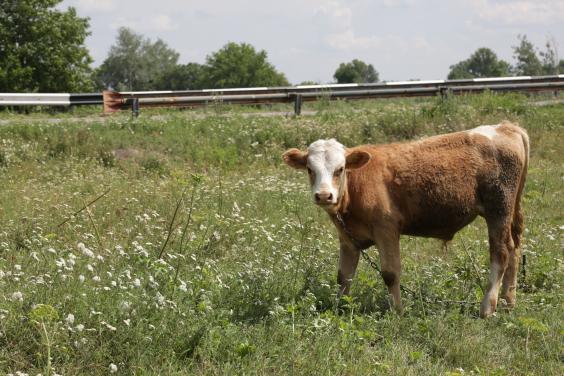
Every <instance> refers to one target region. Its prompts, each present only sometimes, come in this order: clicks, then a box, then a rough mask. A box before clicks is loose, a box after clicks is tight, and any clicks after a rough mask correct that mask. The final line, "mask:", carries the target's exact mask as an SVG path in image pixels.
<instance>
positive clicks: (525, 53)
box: [513, 35, 543, 76]
mask: <svg viewBox="0 0 564 376" xmlns="http://www.w3.org/2000/svg"><path fill="white" fill-rule="evenodd" d="M517 38H518V39H519V40H520V43H519V45H518V46H513V57H514V58H515V60H516V61H517V62H516V64H515V66H514V68H513V71H514V72H515V74H516V75H518V76H538V75H541V74H542V73H543V66H542V63H541V61H540V59H539V57H538V56H537V51H536V48H535V46H533V44H532V43H531V42H529V41H528V40H527V36H526V35H519V36H518V37H517Z"/></svg>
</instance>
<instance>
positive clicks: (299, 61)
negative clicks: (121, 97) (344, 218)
mask: <svg viewBox="0 0 564 376" xmlns="http://www.w3.org/2000/svg"><path fill="white" fill-rule="evenodd" d="M68 6H73V7H75V8H76V9H77V12H78V14H79V16H81V17H89V18H90V31H91V33H92V35H91V36H90V37H88V39H87V40H86V45H87V47H88V48H89V50H90V53H91V55H92V57H93V58H94V66H98V65H100V64H101V63H102V62H103V61H104V59H105V58H106V56H107V54H108V51H109V49H110V46H111V45H112V44H114V42H115V39H116V36H117V30H118V29H119V28H120V27H122V26H125V27H129V28H131V29H132V30H133V31H135V32H137V33H140V34H142V35H144V36H145V37H148V38H150V39H152V40H153V41H155V40H156V39H157V38H160V39H162V40H163V41H165V42H166V43H167V44H168V46H169V47H171V48H173V49H174V50H176V51H177V52H179V53H180V59H179V63H183V64H184V63H188V62H197V63H201V64H203V63H205V59H206V56H207V55H209V54H211V53H213V52H215V51H217V50H219V49H220V48H221V47H222V46H224V45H225V44H226V43H228V42H237V43H240V42H246V43H250V44H252V45H253V46H254V47H255V48H256V49H258V50H261V49H264V50H266V52H267V53H268V59H269V61H270V62H271V63H272V64H273V65H274V66H275V67H276V68H277V69H278V70H279V71H281V72H283V73H284V74H286V77H287V78H288V79H289V81H290V82H291V83H293V84H298V83H301V82H303V81H316V82H320V83H327V82H331V81H333V80H334V79H333V73H334V72H335V70H336V69H337V67H338V66H339V64H340V63H342V62H348V61H351V60H352V59H360V60H362V61H364V62H366V63H369V64H372V65H373V66H374V68H375V69H376V70H377V71H378V72H379V74H380V80H386V81H401V80H409V79H423V80H427V79H444V78H446V76H447V74H448V71H449V66H451V65H453V64H455V63H457V62H459V61H461V60H464V59H467V58H468V57H469V56H470V55H471V54H472V52H474V51H475V50H476V49H478V48H480V47H488V48H491V49H492V50H493V51H494V52H495V53H496V54H497V55H498V57H500V58H502V59H504V60H506V61H508V62H509V63H514V60H513V50H512V46H515V45H517V44H518V39H517V36H518V35H519V34H526V35H527V37H528V39H529V40H530V41H531V42H533V44H534V45H535V46H537V47H539V48H541V49H544V45H545V43H546V41H547V40H551V41H553V43H554V42H555V43H556V47H557V49H558V51H559V55H560V58H561V59H562V58H564V0H278V1H268V0H203V1H202V0H199V1H193V0H184V1H181V0H159V1H155V0H150V1H149V0H64V1H63V2H62V3H61V5H60V8H67V7H68Z"/></svg>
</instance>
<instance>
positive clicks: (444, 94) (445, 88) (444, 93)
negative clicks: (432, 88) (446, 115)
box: [439, 86, 452, 99]
mask: <svg viewBox="0 0 564 376" xmlns="http://www.w3.org/2000/svg"><path fill="white" fill-rule="evenodd" d="M439 93H441V97H442V98H443V99H447V98H448V97H450V96H451V94H452V90H451V89H450V88H449V87H448V86H439Z"/></svg>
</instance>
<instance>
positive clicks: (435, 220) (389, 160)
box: [329, 122, 529, 317]
mask: <svg viewBox="0 0 564 376" xmlns="http://www.w3.org/2000/svg"><path fill="white" fill-rule="evenodd" d="M354 150H360V151H364V152H367V153H369V154H370V156H371V158H370V160H369V161H368V162H367V163H366V165H365V166H364V167H362V168H360V169H356V170H348V169H347V170H346V179H347V181H346V189H345V192H344V194H343V196H342V198H341V199H340V201H339V203H338V206H337V208H336V209H337V211H338V212H339V213H340V214H341V216H342V218H343V220H344V222H345V225H346V229H344V228H343V226H342V225H341V224H340V223H339V222H338V221H337V220H336V215H335V213H334V212H329V214H330V216H331V218H332V219H333V222H334V223H335V226H336V227H337V229H338V231H339V238H340V241H341V262H340V264H345V265H348V266H347V270H342V269H343V268H342V267H340V268H339V280H340V281H339V282H340V283H341V282H342V283H341V286H342V288H341V291H342V292H344V293H347V292H348V289H349V285H350V282H349V284H346V282H343V281H346V280H349V281H350V279H351V278H352V275H354V272H355V269H356V262H357V261H358V257H357V258H356V262H352V263H351V262H347V261H348V260H347V259H346V258H347V257H349V258H350V256H347V255H350V254H353V253H355V252H351V250H355V251H358V249H359V248H362V249H363V248H367V247H369V246H371V245H373V244H376V245H377V246H378V248H379V250H380V257H381V260H380V261H381V264H382V276H383V277H384V279H385V282H386V285H388V288H389V290H390V293H391V294H392V297H393V300H394V305H395V306H396V308H397V309H398V310H399V311H401V309H402V308H401V299H400V294H399V277H400V274H401V265H400V256H399V237H400V235H404V234H405V235H413V236H423V237H433V238H438V239H442V240H445V241H448V240H451V239H452V238H453V237H454V235H455V234H456V233H457V232H458V231H459V230H461V229H462V228H463V227H464V226H466V225H468V224H469V223H470V222H472V221H473V220H474V219H475V218H476V217H477V216H478V215H480V216H482V217H484V218H485V219H486V222H487V224H488V232H489V239H490V255H491V257H490V260H491V262H492V270H493V268H494V264H495V265H500V268H501V269H500V272H499V275H494V277H493V280H492V281H493V282H492V281H490V286H489V287H488V293H487V295H486V297H485V299H484V302H482V307H481V309H480V313H481V315H482V316H483V317H486V316H489V315H490V314H491V313H493V312H494V311H495V309H496V303H497V287H496V286H498V285H499V281H500V280H501V278H503V288H502V296H503V297H504V298H505V299H506V300H507V303H508V305H509V306H513V305H514V304H515V284H516V277H517V269H518V263H519V252H518V247H519V245H520V244H521V234H522V232H523V213H522V210H521V207H520V198H521V195H522V192H523V187H524V183H525V176H526V170H527V166H528V153H529V143H528V137H527V134H526V132H525V131H524V130H523V129H522V128H520V127H518V126H516V125H514V124H511V123H509V122H503V123H502V124H501V125H500V126H499V127H497V135H496V137H494V138H493V140H490V139H489V138H488V137H486V136H484V135H481V134H477V133H474V134H472V133H470V132H456V133H451V134H446V135H440V136H435V137H429V138H426V139H423V140H419V141H413V142H406V143H395V144H387V145H362V146H358V147H355V148H352V149H349V150H348V151H354ZM341 266H342V265H341ZM496 270H497V269H496ZM505 271H507V273H505V276H504V272H505ZM492 273H494V274H495V272H492ZM496 283H497V285H496ZM486 300H487V302H486ZM494 300H495V301H494Z"/></svg>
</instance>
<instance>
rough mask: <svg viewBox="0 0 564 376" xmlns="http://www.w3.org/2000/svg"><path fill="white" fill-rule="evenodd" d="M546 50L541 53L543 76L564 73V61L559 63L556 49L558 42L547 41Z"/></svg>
mask: <svg viewBox="0 0 564 376" xmlns="http://www.w3.org/2000/svg"><path fill="white" fill-rule="evenodd" d="M545 48H546V49H545V50H544V51H541V52H540V56H541V58H542V73H543V74H548V75H550V74H559V73H564V60H560V61H558V50H557V49H556V42H555V41H554V39H553V40H552V41H551V40H547V41H546V44H545Z"/></svg>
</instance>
